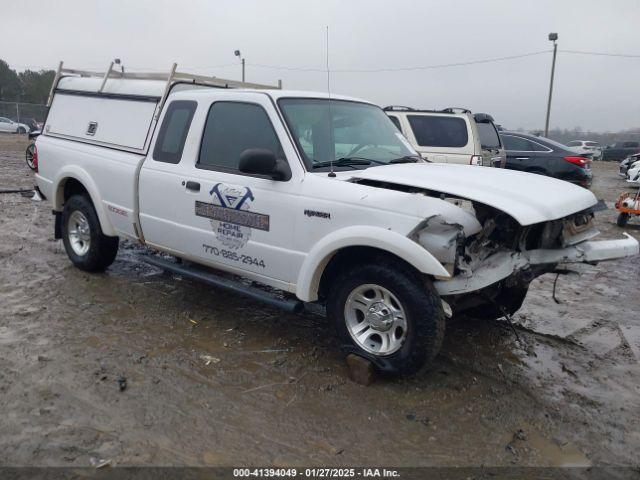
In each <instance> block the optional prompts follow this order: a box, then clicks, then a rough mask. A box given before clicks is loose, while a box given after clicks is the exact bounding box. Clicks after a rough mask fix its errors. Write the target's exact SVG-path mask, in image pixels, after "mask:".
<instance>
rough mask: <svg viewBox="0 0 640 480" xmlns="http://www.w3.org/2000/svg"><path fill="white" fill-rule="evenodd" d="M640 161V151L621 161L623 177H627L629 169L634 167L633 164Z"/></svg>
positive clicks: (621, 174)
mask: <svg viewBox="0 0 640 480" xmlns="http://www.w3.org/2000/svg"><path fill="white" fill-rule="evenodd" d="M638 161H640V153H636V154H635V155H629V156H628V157H627V158H625V159H624V160H622V161H621V162H620V173H619V175H620V176H621V177H624V178H626V177H627V171H628V170H629V169H630V168H631V167H632V165H633V164H634V163H636V162H638Z"/></svg>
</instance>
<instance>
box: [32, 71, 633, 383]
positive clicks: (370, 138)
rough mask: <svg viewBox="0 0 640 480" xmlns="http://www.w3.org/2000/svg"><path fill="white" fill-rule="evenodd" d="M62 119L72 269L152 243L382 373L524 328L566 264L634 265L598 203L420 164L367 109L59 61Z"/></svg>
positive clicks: (59, 133)
mask: <svg viewBox="0 0 640 480" xmlns="http://www.w3.org/2000/svg"><path fill="white" fill-rule="evenodd" d="M232 87H240V88H232ZM50 105H51V108H50V111H49V115H48V118H47V120H46V124H45V127H44V131H43V134H42V135H41V136H40V137H39V138H38V140H37V156H38V172H37V174H36V179H37V184H38V187H39V189H40V191H41V193H42V194H43V195H44V196H45V197H46V198H48V199H50V201H51V202H52V204H53V212H54V214H55V215H56V222H55V225H56V231H55V235H56V238H62V240H63V242H64V246H65V249H66V251H67V254H68V256H69V258H70V259H71V261H72V262H73V263H74V264H75V265H76V266H77V267H79V268H81V269H84V270H87V271H100V270H104V269H105V268H107V267H108V266H109V265H110V264H111V263H112V262H113V261H114V259H115V258H116V253H117V250H118V243H119V239H121V238H122V239H128V240H131V241H136V242H140V243H142V244H145V245H147V246H149V247H151V248H152V249H155V250H158V251H160V252H164V253H167V254H170V255H172V256H174V257H176V260H175V261H171V260H170V258H171V257H169V259H167V256H166V255H164V256H158V255H149V257H148V259H147V261H149V262H150V263H153V264H155V265H158V266H161V267H162V268H166V269H169V270H173V271H176V272H179V273H182V274H184V275H189V276H192V277H195V278H199V279H201V280H204V281H205V282H208V283H210V284H212V285H217V286H219V287H224V288H228V289H231V290H234V291H236V292H238V293H240V294H244V295H248V296H250V297H253V298H259V299H262V300H266V301H269V302H270V303H272V304H275V305H279V306H281V307H284V308H288V309H289V310H293V311H299V310H300V308H301V307H303V306H304V304H305V303H306V302H320V303H321V304H323V305H325V306H326V311H327V315H328V317H329V318H330V319H331V321H332V322H334V323H335V325H336V327H337V330H338V333H339V337H340V342H341V345H342V347H343V348H344V349H345V351H347V352H351V353H356V354H358V355H361V356H363V357H366V358H368V359H370V360H371V361H373V362H374V363H375V364H376V365H377V366H378V367H380V368H382V369H386V370H389V371H395V372H403V373H407V372H415V371H416V370H418V369H420V368H421V367H423V366H424V365H427V364H428V363H429V362H430V361H431V360H432V359H433V358H434V357H435V355H436V354H437V353H438V350H439V349H440V346H441V343H442V339H443V335H444V331H445V323H446V319H447V317H451V316H452V315H457V314H461V313H465V314H467V315H471V316H475V317H485V318H496V317H500V316H503V315H507V314H511V313H513V312H515V311H516V310H518V309H519V308H520V306H521V304H522V302H523V300H524V297H525V295H526V292H527V289H528V286H529V283H530V282H531V280H532V279H533V278H535V277H536V276H538V275H541V274H542V273H545V272H550V271H553V270H554V269H557V267H558V265H559V264H563V263H570V262H589V263H595V262H598V261H602V260H609V259H614V258H620V257H625V256H629V255H635V254H637V253H638V242H637V241H636V240H634V239H633V238H631V237H630V236H628V235H627V236H626V237H625V238H623V239H619V240H607V241H599V242H598V241H593V240H592V237H594V236H595V235H597V234H598V232H597V230H595V228H594V227H593V207H594V206H595V205H596V203H597V202H596V198H595V197H594V196H593V194H592V193H591V192H589V191H588V190H585V189H583V188H580V187H576V186H573V185H570V184H568V183H566V182H562V181H559V180H555V179H551V178H548V177H543V176H539V175H531V174H527V173H521V172H513V171H509V170H502V169H493V168H481V169H479V168H476V167H473V166H463V165H446V164H428V163H424V162H423V161H422V160H421V159H420V157H419V155H417V153H416V152H415V151H414V149H413V148H412V147H411V145H410V144H409V143H408V142H407V140H406V139H405V138H404V137H403V136H402V134H400V133H399V132H398V131H397V129H396V128H395V127H394V125H393V124H392V123H391V121H390V120H389V118H388V117H387V116H386V115H385V113H384V112H383V111H382V110H381V109H380V108H379V107H377V106H375V105H372V104H371V103H368V102H366V101H362V100H357V99H353V98H347V97H342V96H331V97H328V96H327V95H326V94H323V93H309V92H296V91H286V90H281V89H279V88H277V87H274V88H266V86H259V85H250V84H240V83H239V82H230V81H225V80H220V79H217V78H203V77H197V76H193V75H188V74H181V73H177V72H176V71H175V65H174V68H173V69H172V71H171V73H170V74H169V75H164V76H159V75H155V76H154V75H152V74H149V75H144V74H126V73H116V72H113V71H112V70H111V68H110V69H109V70H108V71H107V73H106V74H104V76H103V77H98V76H97V74H92V73H90V72H78V71H74V70H68V69H64V68H62V65H61V68H59V70H58V74H57V75H56V79H55V81H54V86H53V88H52V95H51V99H50ZM216 272H217V273H216ZM256 285H259V288H258V287H257V286H256Z"/></svg>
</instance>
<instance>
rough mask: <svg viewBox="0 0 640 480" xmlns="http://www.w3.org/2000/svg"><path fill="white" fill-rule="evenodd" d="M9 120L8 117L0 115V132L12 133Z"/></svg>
mask: <svg viewBox="0 0 640 480" xmlns="http://www.w3.org/2000/svg"><path fill="white" fill-rule="evenodd" d="M12 127H13V125H12V124H11V120H9V119H8V118H4V117H0V132H11V133H13V131H14V129H13V128H12Z"/></svg>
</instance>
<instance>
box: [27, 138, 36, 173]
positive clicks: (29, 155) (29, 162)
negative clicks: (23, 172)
mask: <svg viewBox="0 0 640 480" xmlns="http://www.w3.org/2000/svg"><path fill="white" fill-rule="evenodd" d="M35 151H36V145H35V143H32V144H31V145H29V146H28V147H27V151H26V152H25V155H24V156H25V160H26V162H27V165H28V166H29V168H30V169H31V170H35V169H36V166H35V164H34V163H33V155H34V153H35Z"/></svg>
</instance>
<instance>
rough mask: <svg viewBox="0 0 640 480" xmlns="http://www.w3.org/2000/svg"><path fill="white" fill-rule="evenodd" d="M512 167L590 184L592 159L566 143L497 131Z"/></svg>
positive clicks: (581, 183)
mask: <svg viewBox="0 0 640 480" xmlns="http://www.w3.org/2000/svg"><path fill="white" fill-rule="evenodd" d="M500 136H501V137H502V142H503V143H504V148H505V150H506V151H507V166H506V168H508V169H511V170H519V171H521V172H530V173H537V174H540V175H546V176H548V177H554V178H558V179H560V180H566V181H567V182H571V183H575V184H576V185H580V186H581V187H585V188H589V187H591V182H592V180H593V176H592V173H591V159H590V158H588V157H587V156H586V155H585V154H581V153H576V152H575V151H573V150H570V149H569V148H568V147H567V146H566V145H562V144H561V143H558V142H554V141H553V140H549V139H548V138H544V137H536V136H534V135H528V134H526V133H519V132H505V131H503V132H500Z"/></svg>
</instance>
